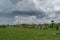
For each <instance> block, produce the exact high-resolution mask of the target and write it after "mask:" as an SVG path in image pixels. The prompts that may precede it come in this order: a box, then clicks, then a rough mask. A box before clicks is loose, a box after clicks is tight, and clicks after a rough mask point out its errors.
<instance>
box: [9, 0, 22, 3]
mask: <svg viewBox="0 0 60 40" xmlns="http://www.w3.org/2000/svg"><path fill="white" fill-rule="evenodd" d="M10 1H11V2H12V3H13V4H16V3H18V2H19V1H23V0H10Z"/></svg>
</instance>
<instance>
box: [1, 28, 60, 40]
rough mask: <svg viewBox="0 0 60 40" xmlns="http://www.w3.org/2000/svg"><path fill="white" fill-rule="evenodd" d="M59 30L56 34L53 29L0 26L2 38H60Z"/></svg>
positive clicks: (51, 39)
mask: <svg viewBox="0 0 60 40" xmlns="http://www.w3.org/2000/svg"><path fill="white" fill-rule="evenodd" d="M59 32H60V30H58V31H57V33H58V34H56V35H54V33H53V31H52V29H47V30H42V29H35V28H31V29H30V28H0V40H60V34H59Z"/></svg>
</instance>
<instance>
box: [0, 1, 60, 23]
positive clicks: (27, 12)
mask: <svg viewBox="0 0 60 40" xmlns="http://www.w3.org/2000/svg"><path fill="white" fill-rule="evenodd" d="M51 20H55V22H60V0H0V24H18V23H19V24H22V23H28V24H33V23H34V24H40V23H50V21H51Z"/></svg>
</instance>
